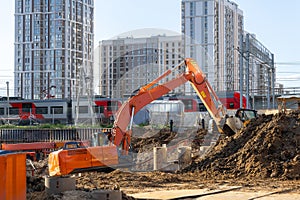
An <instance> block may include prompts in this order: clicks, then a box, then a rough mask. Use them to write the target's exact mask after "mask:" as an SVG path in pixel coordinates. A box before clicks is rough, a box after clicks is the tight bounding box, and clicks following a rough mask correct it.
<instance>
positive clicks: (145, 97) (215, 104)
mask: <svg viewBox="0 0 300 200" xmlns="http://www.w3.org/2000/svg"><path fill="white" fill-rule="evenodd" d="M182 66H185V67H186V70H185V72H184V73H181V74H179V75H178V76H177V77H176V78H174V79H172V80H170V81H167V82H165V83H162V84H158V82H159V81H161V80H162V79H163V78H165V77H166V76H168V75H169V74H170V73H172V71H174V70H176V69H178V68H181V67H182ZM188 81H189V82H190V83H191V84H192V86H193V88H194V89H195V91H196V92H197V94H198V96H199V97H200V99H201V100H202V102H203V103H204V105H205V106H206V108H207V110H208V111H209V113H210V114H211V116H212V117H213V118H214V120H215V122H216V124H217V127H218V129H219V131H220V132H221V133H223V132H224V131H223V129H222V127H223V125H224V123H225V120H226V119H225V115H226V108H225V107H224V106H223V105H222V103H221V102H220V100H219V99H218V97H217V95H216V94H215V92H214V91H213V89H212V87H211V85H210V84H209V82H208V81H207V79H206V77H205V74H204V73H203V72H202V71H201V70H200V68H199V66H198V65H197V63H196V62H195V61H194V60H193V59H190V58H187V59H185V60H184V61H183V62H181V63H180V64H179V65H177V66H176V67H175V68H173V69H172V70H168V71H166V72H165V73H164V74H163V75H161V76H160V77H158V78H157V79H155V80H154V81H152V82H151V83H149V84H148V85H146V86H144V87H142V88H141V89H140V90H139V91H138V93H137V94H136V95H134V96H132V97H131V98H129V99H128V100H127V101H126V102H125V103H124V104H123V105H122V107H121V108H120V109H119V110H118V112H117V113H116V119H115V122H114V127H113V137H112V140H113V142H114V144H115V145H116V146H122V149H123V150H124V152H125V154H126V153H127V152H128V150H129V147H130V138H131V127H130V128H129V129H128V125H129V124H131V123H132V117H133V116H134V115H135V114H136V113H137V112H138V111H140V110H141V109H142V108H143V107H144V106H146V105H147V104H149V103H151V102H152V101H154V100H156V99H158V98H159V97H161V96H163V95H164V94H167V93H168V92H170V91H171V90H173V89H175V88H177V87H179V86H180V85H183V84H185V83H186V82H188ZM130 126H131V125H130Z"/></svg>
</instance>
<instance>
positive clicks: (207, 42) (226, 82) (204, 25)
mask: <svg viewBox="0 0 300 200" xmlns="http://www.w3.org/2000/svg"><path fill="white" fill-rule="evenodd" d="M181 17H182V34H183V40H184V44H185V55H186V56H187V57H192V58H194V59H195V60H196V61H197V62H198V64H199V66H200V67H201V69H202V70H203V72H204V73H205V74H206V77H207V79H208V81H209V82H210V84H211V85H212V86H213V88H214V89H215V90H216V91H226V90H230V91H233V90H238V89H239V73H238V72H239V52H238V51H236V50H235V49H236V48H237V47H238V46H239V43H240V38H241V36H242V35H243V31H244V27H243V12H242V11H241V10H240V9H239V8H238V5H237V4H235V3H234V2H231V1H229V0H182V15H181Z"/></svg>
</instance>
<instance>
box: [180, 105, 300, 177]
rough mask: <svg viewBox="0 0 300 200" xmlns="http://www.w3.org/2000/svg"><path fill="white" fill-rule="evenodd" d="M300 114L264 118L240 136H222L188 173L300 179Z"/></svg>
mask: <svg viewBox="0 0 300 200" xmlns="http://www.w3.org/2000/svg"><path fill="white" fill-rule="evenodd" d="M299 145H300V111H294V112H291V113H289V114H285V113H279V114H276V115H262V116H260V117H259V118H258V119H255V120H252V121H251V122H250V124H248V126H247V127H246V128H244V130H242V131H241V132H240V133H237V134H235V135H234V136H232V137H220V139H219V141H218V142H217V144H216V145H215V146H214V148H213V149H212V150H211V151H210V152H209V153H208V154H207V155H206V156H205V158H203V159H201V160H199V161H197V162H194V163H193V164H192V165H191V166H189V167H187V168H186V169H185V170H184V171H200V172H201V173H203V175H204V176H205V177H214V178H216V177H219V178H235V177H259V178H269V177H272V178H283V179H299V178H300V146H299Z"/></svg>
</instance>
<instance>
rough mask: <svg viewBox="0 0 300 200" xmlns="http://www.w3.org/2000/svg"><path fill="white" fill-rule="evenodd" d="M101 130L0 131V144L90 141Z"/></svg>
mask: <svg viewBox="0 0 300 200" xmlns="http://www.w3.org/2000/svg"><path fill="white" fill-rule="evenodd" d="M100 131H102V129H101V128H99V129H97V128H92V129H91V128H89V129H0V143H10V144H12V143H29V142H54V141H70V140H77V141H80V140H91V139H92V135H93V133H95V132H100Z"/></svg>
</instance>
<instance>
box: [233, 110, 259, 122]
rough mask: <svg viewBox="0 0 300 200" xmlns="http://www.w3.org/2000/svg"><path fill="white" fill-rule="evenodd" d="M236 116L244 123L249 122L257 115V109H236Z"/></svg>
mask: <svg viewBox="0 0 300 200" xmlns="http://www.w3.org/2000/svg"><path fill="white" fill-rule="evenodd" d="M235 116H236V117H238V118H239V119H240V120H241V121H242V122H243V123H245V122H249V121H250V120H251V119H253V118H256V117H257V111H256V110H252V109H244V108H240V109H238V110H237V111H236V113H235Z"/></svg>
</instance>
